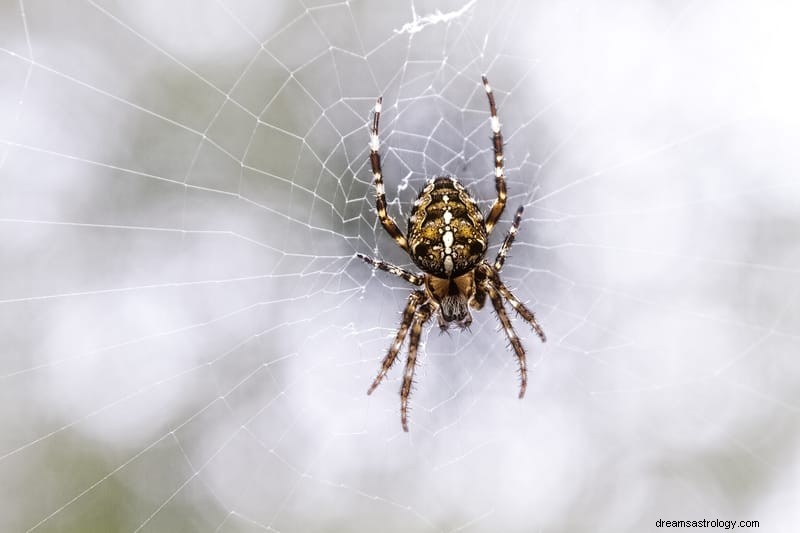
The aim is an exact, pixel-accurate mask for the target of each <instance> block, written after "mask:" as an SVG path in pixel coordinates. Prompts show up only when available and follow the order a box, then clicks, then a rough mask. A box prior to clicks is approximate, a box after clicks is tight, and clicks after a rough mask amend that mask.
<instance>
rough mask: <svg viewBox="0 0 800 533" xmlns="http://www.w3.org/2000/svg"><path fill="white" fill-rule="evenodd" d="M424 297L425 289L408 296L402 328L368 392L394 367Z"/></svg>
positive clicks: (398, 331) (401, 323)
mask: <svg viewBox="0 0 800 533" xmlns="http://www.w3.org/2000/svg"><path fill="white" fill-rule="evenodd" d="M424 298H425V291H414V292H412V293H411V295H410V296H409V297H408V303H407V304H406V308H405V310H404V311H403V320H402V321H401V322H400V329H398V330H397V335H395V337H394V342H393V343H392V345H391V346H390V347H389V353H387V354H386V357H384V358H383V362H382V363H381V370H380V372H378V375H377V377H376V378H375V380H374V381H373V382H372V385H370V387H369V389H368V390H367V394H372V391H374V390H375V389H376V388H377V387H378V385H380V384H381V381H382V380H383V378H384V377H386V373H387V372H389V369H390V368H392V365H393V364H394V362H395V360H396V359H397V354H398V353H399V352H400V347H401V346H403V341H404V340H405V339H406V334H407V333H408V327H409V326H410V325H411V322H412V321H413V320H414V317H415V314H416V312H417V306H418V305H419V304H420V302H421V301H422V300H423V299H424Z"/></svg>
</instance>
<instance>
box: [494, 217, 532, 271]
mask: <svg viewBox="0 0 800 533" xmlns="http://www.w3.org/2000/svg"><path fill="white" fill-rule="evenodd" d="M524 210H525V208H524V207H523V206H519V207H518V208H517V212H516V213H514V222H512V223H511V227H510V228H509V229H508V233H507V234H506V238H505V239H504V240H503V245H502V246H501V247H500V251H499V252H497V257H496V258H495V260H494V270H495V271H496V272H500V270H501V269H502V268H503V264H504V263H505V262H506V255H508V252H509V251H511V245H512V244H514V239H516V238H517V231H519V225H520V222H522V212H523V211H524Z"/></svg>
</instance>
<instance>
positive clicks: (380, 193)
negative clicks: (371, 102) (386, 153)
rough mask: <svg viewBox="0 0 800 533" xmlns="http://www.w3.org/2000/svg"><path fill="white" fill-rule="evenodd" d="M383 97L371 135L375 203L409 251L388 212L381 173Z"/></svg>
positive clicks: (389, 228)
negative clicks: (380, 137) (380, 125)
mask: <svg viewBox="0 0 800 533" xmlns="http://www.w3.org/2000/svg"><path fill="white" fill-rule="evenodd" d="M382 101H383V99H382V98H378V101H377V102H375V112H374V114H373V117H372V129H371V130H370V135H369V162H370V164H371V165H372V175H373V178H374V182H375V195H376V199H375V205H376V208H377V210H378V218H379V219H380V221H381V224H382V225H383V229H385V230H386V232H387V233H388V234H389V235H391V237H392V239H394V240H395V242H396V243H397V244H398V246H400V248H402V249H403V250H405V251H406V252H408V241H407V240H406V237H405V235H403V232H402V231H400V228H398V227H397V223H396V222H395V221H394V219H393V218H392V217H391V216H389V213H387V212H386V189H385V187H384V185H383V175H382V174H381V155H380V154H379V153H378V150H379V149H380V146H381V141H380V139H379V138H378V121H379V120H380V118H381V102H382Z"/></svg>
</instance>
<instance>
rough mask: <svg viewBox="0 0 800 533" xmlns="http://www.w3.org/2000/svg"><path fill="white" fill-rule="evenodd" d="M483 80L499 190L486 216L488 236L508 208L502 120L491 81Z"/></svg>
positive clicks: (495, 176)
mask: <svg viewBox="0 0 800 533" xmlns="http://www.w3.org/2000/svg"><path fill="white" fill-rule="evenodd" d="M481 79H482V80H483V88H484V89H485V90H486V96H487V98H488V99H489V112H490V114H491V117H490V118H489V120H490V122H491V125H492V145H493V147H494V183H495V188H496V189H497V200H495V201H494V204H493V205H492V209H491V211H489V214H488V215H486V221H485V224H486V234H487V235H488V234H490V233H491V232H492V228H494V225H495V224H496V223H497V221H498V220H499V219H500V215H502V214H503V209H505V207H506V178H505V173H504V166H503V133H502V132H501V131H500V119H499V118H497V106H496V105H495V103H494V93H493V92H492V86H491V85H489V80H487V79H486V76H481Z"/></svg>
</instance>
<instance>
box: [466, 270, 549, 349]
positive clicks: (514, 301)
mask: <svg viewBox="0 0 800 533" xmlns="http://www.w3.org/2000/svg"><path fill="white" fill-rule="evenodd" d="M480 269H481V270H480V271H481V274H482V275H483V276H485V277H486V278H487V279H488V280H489V283H491V284H492V285H493V286H494V287H495V288H496V289H497V291H498V292H499V293H500V294H501V295H502V296H503V298H505V299H506V300H507V301H508V303H509V305H511V307H512V308H513V309H514V311H516V312H517V314H518V315H519V316H521V317H522V319H523V320H525V322H527V323H528V324H530V326H531V327H532V328H533V331H535V332H536V334H537V335H538V336H539V338H540V339H542V342H547V336H546V335H545V334H544V330H543V329H542V326H540V325H539V322H537V321H536V316H535V315H534V314H533V311H531V310H530V309H528V308H527V307H525V304H523V303H522V302H520V301H519V298H517V297H516V296H514V293H512V292H511V291H510V290H509V289H508V287H506V286H505V284H504V283H503V281H502V280H501V279H500V275H499V274H498V273H497V272H496V271H492V267H490V266H489V265H487V264H486V263H484V264H483V265H481V267H480Z"/></svg>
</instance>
